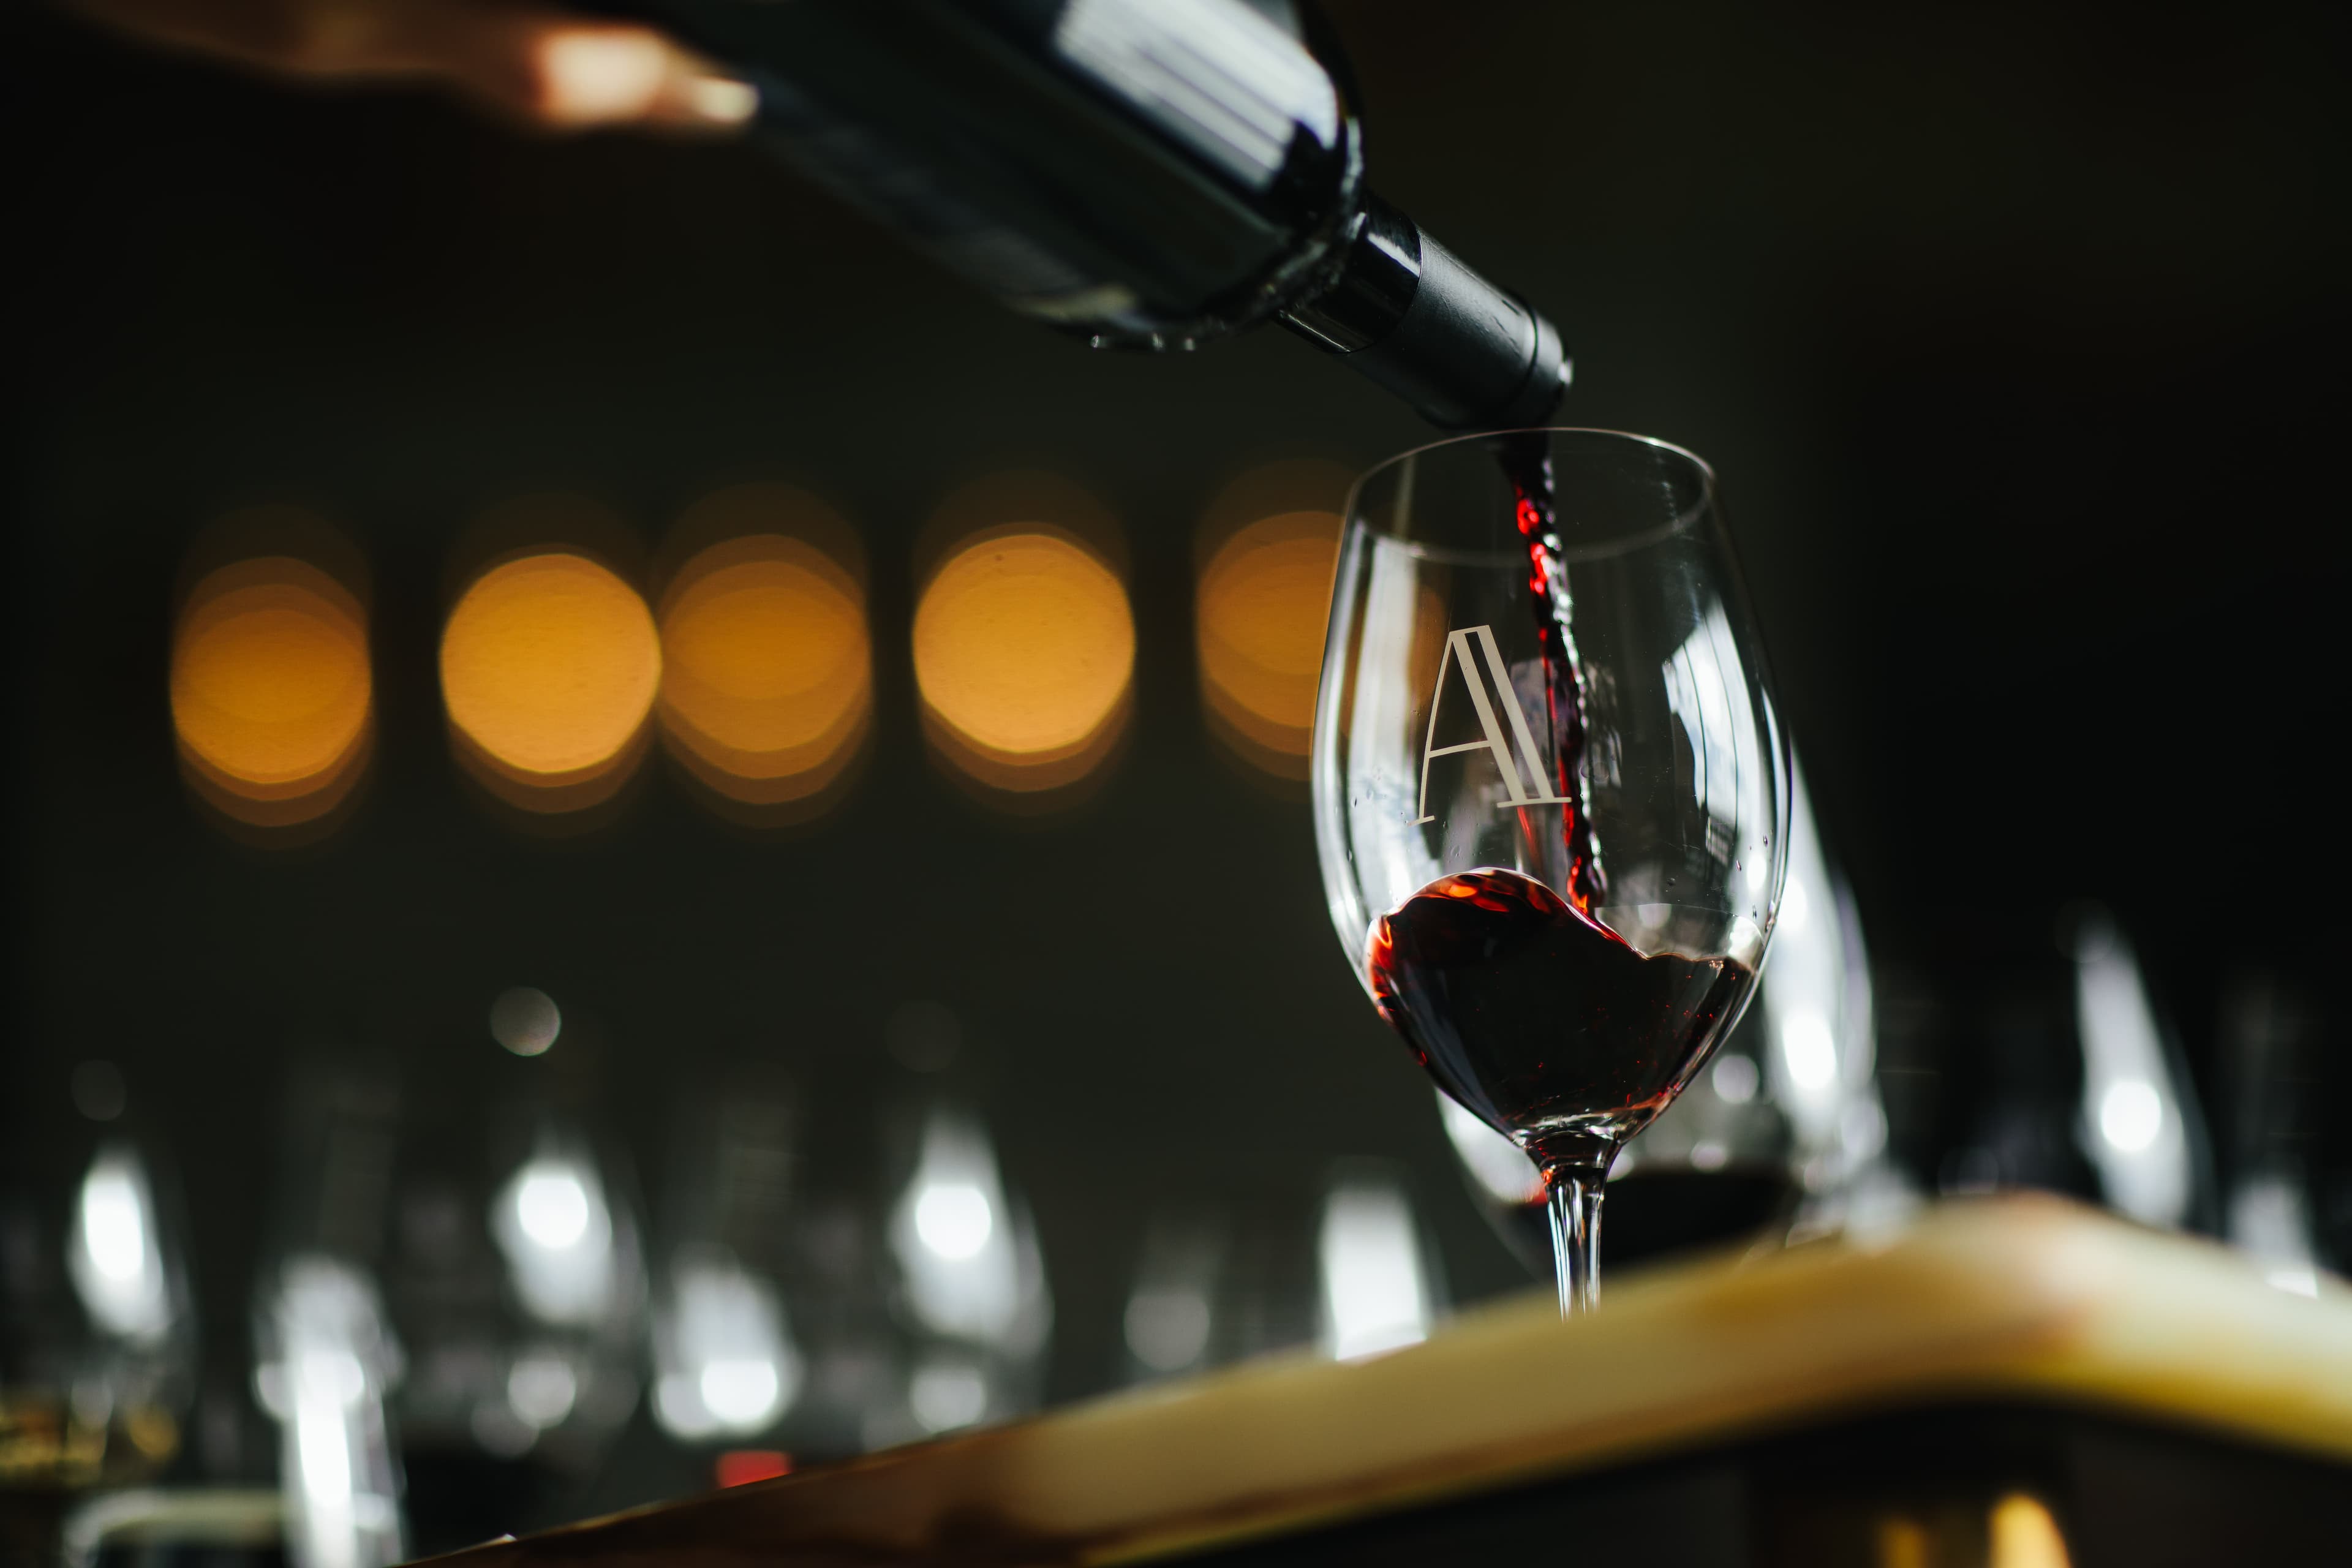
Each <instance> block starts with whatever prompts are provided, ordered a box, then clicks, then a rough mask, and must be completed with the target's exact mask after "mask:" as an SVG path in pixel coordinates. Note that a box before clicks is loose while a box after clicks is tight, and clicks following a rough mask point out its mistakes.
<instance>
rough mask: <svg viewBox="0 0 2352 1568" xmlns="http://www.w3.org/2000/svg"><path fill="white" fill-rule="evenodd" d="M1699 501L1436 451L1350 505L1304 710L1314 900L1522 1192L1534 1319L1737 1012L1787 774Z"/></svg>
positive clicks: (1772, 908)
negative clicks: (1513, 1158)
mask: <svg viewBox="0 0 2352 1568" xmlns="http://www.w3.org/2000/svg"><path fill="white" fill-rule="evenodd" d="M1767 686H1768V682H1767V679H1766V677H1765V673H1764V665H1763V659H1762V656H1761V652H1760V650H1759V647H1758V644H1757V639H1756V633H1755V629H1754V626H1753V624H1752V622H1751V620H1750V618H1749V616H1748V607H1747V603H1746V596H1745V592H1744V590H1743V588H1742V587H1741V584H1740V582H1739V577H1738V570H1737V568H1736V566H1735V565H1734V563H1733V561H1732V554H1731V546H1730V542H1729V540H1728V539H1727V536H1726V534H1725V532H1724V529H1723V525H1722V521H1721V518H1720V515H1719V513H1718V510H1717V503H1716V495H1715V478H1714V475H1713V473H1712V472H1711V471H1710V470H1709V469H1708V468H1707V467H1706V464H1705V463H1703V462H1701V461H1700V460H1699V459H1698V458H1695V457H1693V456H1692V455H1691V454H1690V453H1688V452H1685V451H1683V450H1682V449H1680V448H1679V447H1671V446H1668V445H1666V444H1665V443H1664V442H1662V441H1654V440H1650V439H1648V438H1646V437H1638V436H1628V435H1623V434H1620V433H1616V432H1612V431H1602V430H1549V431H1519V432H1512V433H1508V434H1505V435H1502V436H1481V437H1457V438H1455V439H1454V440H1450V441H1441V442H1438V443H1436V444H1435V445H1433V446H1430V447H1422V448H1420V449H1419V450H1417V451H1413V452H1410V453H1407V454H1405V455H1404V456H1403V457H1401V458H1393V459H1391V461H1389V462H1387V463H1385V464H1382V465H1381V467H1379V468H1374V469H1373V470H1371V471H1370V473H1368V474H1367V475H1365V476H1364V478H1363V479H1360V480H1359V481H1358V482H1357V485H1356V488H1355V490H1354V492H1353V493H1352V494H1351V495H1350V497H1349V504H1348V523H1347V532H1346V535H1345V537H1344V539H1343V541H1342V542H1341V546H1340V553H1339V571H1338V576H1337V581H1336V583H1335V585H1334V593H1333V598H1332V609H1331V626H1330V631H1329V635H1328V638H1327V640H1326V642H1325V644H1324V664H1323V679H1322V688H1321V691H1320V693H1319V695H1318V700H1317V711H1316V724H1315V742H1314V756H1313V784H1314V799H1315V822H1316V839H1317V847H1318V852H1319V855H1320V858H1321V861H1322V866H1323V877H1324V887H1325V891H1326V894H1327V896H1328V900H1329V902H1330V907H1331V914H1332V920H1333V921H1334V923H1335V924H1336V925H1337V927H1338V929H1339V939H1340V942H1341V944H1342V945H1343V946H1344V947H1345V948H1346V950H1347V952H1348V957H1349V963H1351V964H1353V965H1354V966H1355V968H1356V970H1357V973H1358V974H1359V976H1360V978H1361V979H1362V981H1363V983H1364V985H1365V988H1366V990H1367V991H1368V992H1370V994H1371V997H1372V1000H1373V1002H1374V1004H1375V1005H1377V1006H1378V1007H1379V1009H1380V1011H1381V1016H1383V1017H1384V1018H1386V1019H1387V1020H1388V1022H1389V1023H1390V1024H1391V1026H1393V1027H1395V1029H1396V1030H1397V1031H1398V1033H1400V1034H1401V1035H1402V1036H1403V1037H1405V1040H1406V1042H1407V1044H1408V1045H1409V1046H1410V1047H1412V1050H1413V1052H1414V1054H1415V1056H1416V1057H1418V1058H1419V1059H1420V1060H1421V1062H1422V1065H1423V1067H1424V1068H1427V1069H1428V1071H1429V1073H1430V1074H1431V1076H1432V1077H1433V1078H1434V1079H1436V1080H1437V1083H1438V1085H1439V1087H1441V1088H1442V1089H1444V1090H1445V1091H1446V1092H1447V1093H1448V1094H1450V1095H1452V1096H1453V1097H1454V1099H1455V1100H1459V1101H1460V1102H1461V1103H1462V1104H1463V1105H1464V1106H1465V1108H1466V1109H1468V1110H1471V1111H1473V1112H1475V1114H1476V1115H1477V1116H1478V1117H1479V1118H1480V1119H1481V1120H1482V1121H1486V1122H1487V1123H1488V1124H1489V1125H1491V1126H1493V1127H1495V1128H1496V1130H1498V1131H1502V1132H1505V1133H1507V1134H1508V1135H1509V1136H1510V1137H1511V1139H1512V1140H1513V1141H1514V1142H1517V1144H1518V1145H1519V1146H1520V1147H1521V1148H1523V1149H1525V1150H1526V1151H1527V1152H1528V1154H1529V1156H1530V1157H1532V1158H1533V1159H1534V1160H1535V1162H1536V1163H1537V1165H1538V1167H1540V1168H1541V1170H1542V1172H1543V1175H1544V1181H1545V1185H1546V1188H1547V1192H1548V1202H1549V1214H1550V1219H1551V1227H1552V1237H1553V1253H1554V1263H1555V1267H1556V1270H1557V1274H1558V1279H1559V1291H1560V1306H1561V1310H1562V1311H1563V1312H1574V1311H1578V1310H1583V1309H1586V1308H1589V1307H1590V1306H1591V1304H1592V1302H1593V1300H1594V1299H1595V1266H1596V1262H1597V1257H1598V1242H1599V1228H1598V1226H1599V1220H1600V1205H1601V1186H1602V1183H1603V1182H1604V1181H1605V1180H1606V1178H1607V1175H1608V1172H1609V1166H1610V1163H1611V1162H1612V1160H1613V1159H1614V1158H1615V1156H1616V1152H1617V1151H1618V1149H1619V1148H1621V1147H1622V1145H1623V1143H1624V1142H1625V1141H1626V1140H1627V1139H1628V1138H1631V1137H1632V1136H1633V1134H1635V1133H1636V1132H1639V1131H1641V1130H1642V1129H1643V1127H1644V1126H1646V1125H1648V1124H1649V1122H1650V1121H1651V1120H1652V1119H1653V1118H1654V1117H1655V1116H1656V1115H1657V1114H1658V1113H1659V1112H1660V1111H1661V1110H1664V1109H1665V1107H1666V1106H1667V1105H1668V1104H1669V1103H1670V1102H1671V1101H1672V1100H1674V1098H1675V1094H1676V1093H1678V1092H1679V1091H1680V1090H1681V1089H1682V1088H1683V1086H1684V1085H1685V1083H1687V1082H1688V1081H1689V1080H1690V1079H1691V1077H1692V1075H1693V1074H1694V1073H1696V1071H1697V1070H1698V1069H1699V1068H1700V1067H1701V1066H1703V1065H1704V1064H1705V1062H1706V1058H1707V1054H1708V1052H1709V1051H1710V1050H1711V1049H1712V1048H1713V1047H1714V1046H1715V1044H1716V1042H1717V1040H1718V1039H1720V1038H1721V1037H1723V1036H1724V1035H1726V1034H1727V1033H1728V1032H1729V1030H1730V1028H1731V1026H1732V1025H1733V1024H1734V1023H1736V1022H1737V1020H1738V1016H1739V1013H1740V1010H1741V1009H1742V1008H1743V1007H1744V1006H1745V1005H1747V1002H1748V996H1749V994H1750V993H1751V992H1752V991H1753V990H1754V988H1755V983H1756V973H1757V970H1758V967H1759V965H1760V964H1761V963H1763V959H1764V952H1765V947H1766V944H1767V943H1768V942H1769V940H1770V937H1771V931H1772V925H1773V921H1774V919H1775V917H1776V914H1777V912H1778V908H1779V901H1780V885H1781V878H1782V872H1783V867H1784V863H1785V859H1786V840H1787V834H1786V832H1785V825H1786V822H1787V817H1788V809H1789V808H1788V794H1789V789H1788V779H1789V762H1788V751H1787V745H1786V742H1785V740H1784V738H1783V736H1782V734H1781V732H1780V723H1779V721H1778V719H1777V718H1776V716H1775V714H1774V711H1773V707H1772V702H1771V699H1770V697H1769V692H1768V689H1767Z"/></svg>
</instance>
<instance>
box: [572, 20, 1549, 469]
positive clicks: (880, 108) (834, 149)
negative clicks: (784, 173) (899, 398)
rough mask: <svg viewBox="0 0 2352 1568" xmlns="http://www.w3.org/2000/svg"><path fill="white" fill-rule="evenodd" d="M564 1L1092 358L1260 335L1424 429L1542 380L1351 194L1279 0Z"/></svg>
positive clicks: (1407, 240)
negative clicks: (732, 86) (1352, 372)
mask: <svg viewBox="0 0 2352 1568" xmlns="http://www.w3.org/2000/svg"><path fill="white" fill-rule="evenodd" d="M584 4H585V8H588V9H592V10H594V11H597V12H599V13H602V14H605V15H624V16H635V17H638V18H641V19H643V20H646V21H648V22H651V23H653V24H655V25H656V26H661V27H664V28H666V29H667V30H668V31H670V32H672V33H674V34H675V35H677V37H680V38H682V39H684V40H685V41H686V42H687V43H688V44H689V45H691V46H692V47H695V48H697V49H699V50H701V51H702V52H703V53H705V54H707V55H709V57H710V58H713V59H715V60H718V61H719V62H720V63H721V64H723V65H724V66H725V67H726V68H728V69H730V70H731V71H733V72H735V73H736V74H738V75H740V77H742V78H743V79H745V80H746V81H748V82H750V83H751V86H752V87H753V89H755V90H756V91H757V92H758V93H759V95H760V108H759V113H758V116H757V119H756V121H755V122H754V127H753V131H754V134H755V135H756V136H757V138H758V139H759V140H760V141H761V142H762V143H763V144H764V145H765V146H766V147H767V148H768V149H769V150H770V151H771V152H772V153H776V154H777V155H778V156H780V157H781V158H782V159H783V160H784V161H785V162H786V163H790V164H791V165H793V167H794V168H796V169H797V170H799V171H800V172H801V173H802V174H804V175H806V176H807V177H809V178H811V179H813V180H814V181H816V182H817V183H818V184H823V185H824V186H826V187H828V188H829V189H831V190H832V191H833V192H834V193H835V195H838V196H840V197H841V198H842V199H844V200H845V201H846V202H848V203H849V204H851V205H854V206H856V207H859V208H861V209H863V210H864V211H865V212H866V213H867V214H868V215H869V216H872V217H874V218H876V219H877V221H879V222H881V223H882V224H884V225H885V226H888V227H890V228H892V229H895V230H897V231H898V233H899V234H900V235H901V236H902V237H905V238H906V239H908V241H909V242H910V243H912V244H914V245H915V246H916V247H919V248H920V249H923V250H925V251H928V252H929V254H930V255H931V256H932V257H933V258H935V259H937V260H939V261H940V263H942V264H943V265H945V266H946V267H948V268H950V270H953V271H955V272H958V273H960V274H961V275H962V276H963V277H964V278H966V279H969V280H970V281H971V282H972V283H974V284H976V285H977V286H979V287H980V288H982V289H985V290H986V291H987V292H989V293H991V294H993V295H994V296H996V297H997V298H998V299H1000V300H1003V301H1004V302H1005V303H1006V304H1008V305H1010V306H1011V307H1013V309H1014V310H1021V311H1023V312H1024V313H1026V314H1029V315H1033V316H1035V317H1038V318H1039V319H1041V320H1044V321H1047V322H1049V323H1051V324H1053V325H1055V326H1056V327H1058V328H1060V329H1062V330H1064V331H1069V332H1072V333H1075V334H1076V335H1079V336H1081V337H1084V338H1087V340H1089V341H1091V342H1094V343H1096V344H1097V345H1098V346H1139V347H1150V348H1164V347H1168V346H1171V345H1175V346H1181V347H1191V346H1192V345H1193V344H1195V343H1198V342H1205V341H1207V340H1209V339H1211V338H1214V337H1218V336H1222V335H1224V334H1226V333H1230V332H1234V331H1240V330H1243V329H1244V328H1247V327H1249V326H1252V325H1254V324H1255V323H1258V322H1261V321H1266V320H1269V319H1271V320H1278V321H1281V322H1282V323H1283V324H1284V325H1285V326H1286V327H1288V328H1289V329H1290V330H1292V331H1295V332H1297V334H1298V335H1299V336H1301V337H1304V338H1306V339H1307V341H1308V342H1313V343H1314V344H1315V345H1316V346H1317V347H1318V348H1321V349H1323V350H1325V351H1326V352H1327V353H1333V354H1336V355H1338V356H1339V358H1340V359H1341V360H1342V361H1344V362H1345V363H1348V364H1349V365H1351V366H1352V367H1354V368H1355V369H1357V370H1359V371H1361V372H1362V373H1363V374H1365V375H1367V376H1369V377H1370V379H1371V380H1372V381H1374V382H1375V383H1377V384H1380V385H1381V386H1383V387H1385V388H1387V389H1388V390H1389V391H1391V392H1392V393H1394V394H1395V395H1398V396H1399V397H1402V399H1404V400H1405V402H1407V403H1408V404H1410V405H1412V407H1413V408H1415V409H1417V410H1418V411H1419V412H1420V413H1421V414H1422V415H1423V416H1424V417H1426V418H1428V419H1429V420H1430V421H1431V422H1432V423H1433V424H1436V425H1438V426H1443V427H1444V428H1447V429H1459V430H1469V429H1509V428H1514V427H1521V426H1530V425H1538V424H1541V423H1542V422H1543V421H1544V420H1545V418H1546V417H1547V416H1549V414H1550V412H1551V409H1552V407H1553V405H1555V404H1556V403H1557V402H1558V401H1559V395H1560V392H1561V390H1562V388H1564V387H1565V386H1566V384H1567V383H1568V378H1569V364H1568V362H1567V360H1566V359H1565V357H1564V356H1563V355H1562V353H1561V352H1560V342H1559V333H1558V332H1556V331H1554V330H1553V329H1552V327H1551V324H1550V323H1549V321H1545V320H1544V319H1543V317H1541V316H1540V315H1538V314H1537V313H1536V311H1534V310H1531V309H1530V308H1529V307H1528V305H1527V303H1526V302H1525V301H1524V300H1520V299H1519V298H1518V297H1517V295H1515V294H1512V293H1510V292H1509V291H1507V290H1506V289H1499V288H1497V287H1496V286H1495V285H1494V284H1492V283H1490V282H1488V281H1487V280H1486V279H1484V278H1482V277H1480V276H1479V275H1478V274H1477V273H1476V272H1474V271H1473V270H1471V269H1470V268H1468V267H1466V266H1465V265H1464V264H1463V263H1462V262H1461V261H1460V260H1458V259H1457V258H1455V257H1454V254H1453V253H1452V252H1451V251H1449V250H1447V249H1446V248H1445V247H1443V246H1441V245H1439V244H1437V243H1436V242H1435V241H1434V240H1433V239H1431V238H1429V237H1427V236H1426V235H1423V233H1422V232H1421V230H1420V228H1419V227H1418V226H1416V225H1415V224H1414V223H1413V222H1412V219H1411V218H1409V217H1407V216H1405V215H1404V214H1402V213H1401V212H1399V211H1397V210H1396V209H1395V208H1394V207H1391V206H1390V205H1388V204H1387V203H1385V202H1383V201H1381V199H1380V198H1379V197H1377V196H1375V195H1372V194H1371V193H1370V191H1368V190H1366V189H1365V188H1364V186H1363V184H1362V179H1361V174H1362V168H1363V156H1362V143H1361V136H1360V128H1359V125H1358V122H1357V121H1356V118H1355V116H1354V114H1353V113H1352V112H1351V110H1350V109H1349V97H1350V95H1349V93H1348V92H1347V91H1346V90H1345V89H1344V87H1343V85H1342V84H1343V82H1344V79H1345V76H1346V68H1345V66H1344V64H1342V63H1341V62H1339V58H1338V55H1337V52H1336V50H1334V49H1333V48H1331V47H1329V44H1328V39H1326V38H1324V37H1322V36H1321V35H1320V32H1319V29H1318V26H1317V25H1316V23H1315V20H1314V18H1313V16H1312V15H1311V13H1309V12H1307V10H1306V8H1305V7H1303V6H1302V5H1299V4H1297V0H1181V3H1171V0H584ZM1310 44H1312V45H1313V46H1315V47H1310Z"/></svg>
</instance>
